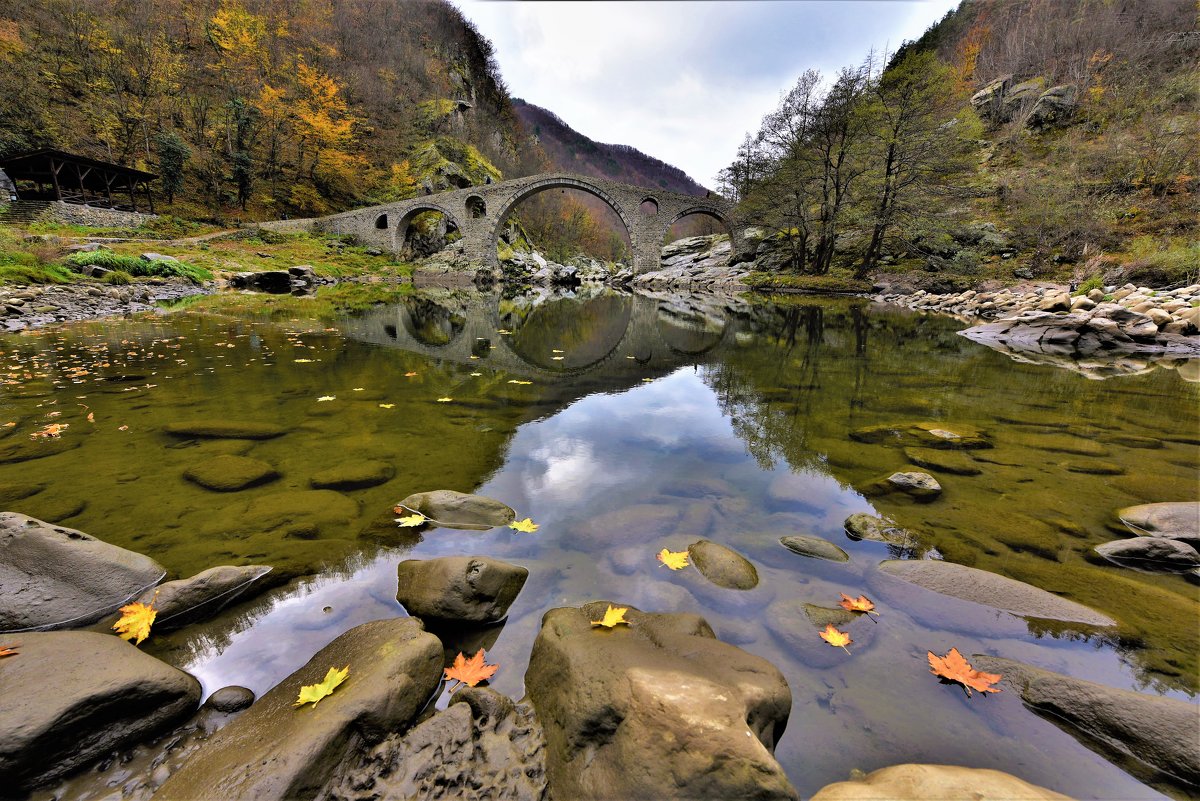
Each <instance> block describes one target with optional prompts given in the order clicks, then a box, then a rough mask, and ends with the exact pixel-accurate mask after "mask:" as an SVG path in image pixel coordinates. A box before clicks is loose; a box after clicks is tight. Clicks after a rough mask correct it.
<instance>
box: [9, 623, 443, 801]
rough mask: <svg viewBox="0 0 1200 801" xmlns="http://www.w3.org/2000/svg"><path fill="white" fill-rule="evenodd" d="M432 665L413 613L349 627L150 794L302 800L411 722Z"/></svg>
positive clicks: (432, 684) (425, 694)
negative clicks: (334, 674) (327, 681)
mask: <svg viewBox="0 0 1200 801" xmlns="http://www.w3.org/2000/svg"><path fill="white" fill-rule="evenodd" d="M442 665H443V662H442V646H441V643H440V642H438V639H437V637H434V636H433V635H432V634H429V633H427V632H425V631H424V630H423V629H422V628H421V622H420V621H419V620H416V619H414V618H391V619H389V620H376V621H374V622H372V623H364V624H363V625H361V626H356V627H355V628H353V629H350V631H347V632H346V633H345V634H342V635H341V636H340V637H338V638H337V639H335V640H334V641H333V642H331V643H330V644H329V645H327V646H325V647H324V648H322V649H321V650H320V651H318V652H317V654H316V656H314V657H313V658H312V659H310V660H309V661H308V663H307V664H306V665H304V667H302V668H300V669H299V670H297V671H296V672H295V673H293V674H292V675H290V676H288V677H287V678H286V679H284V680H283V681H281V682H280V683H279V684H277V685H276V686H275V687H274V688H273V689H272V690H271V691H270V692H268V693H267V694H266V695H264V696H263V697H262V698H260V699H259V700H258V701H257V702H255V704H254V705H253V706H251V707H250V708H249V709H247V710H246V711H244V712H242V713H240V714H239V715H238V717H237V718H235V719H234V720H233V722H232V723H230V724H229V725H228V726H226V727H225V728H223V729H221V730H220V731H219V732H217V733H216V734H215V735H213V737H212V739H210V740H209V742H208V744H207V745H206V746H205V747H204V748H203V749H202V750H200V751H199V752H198V753H197V754H196V756H194V757H193V758H192V759H190V760H189V761H188V762H186V763H185V764H184V765H183V767H181V768H180V769H179V770H178V771H177V772H176V773H175V774H174V775H172V776H171V778H170V779H168V780H167V782H166V783H165V784H164V785H163V786H162V788H161V789H159V791H158V792H157V793H156V794H155V796H154V797H155V799H156V801H195V799H198V798H230V799H233V798H237V799H255V801H270V800H271V799H280V801H282V799H295V798H312V797H314V796H315V795H316V794H317V792H318V791H319V790H320V789H321V788H322V787H324V786H325V784H326V783H327V782H328V781H329V779H330V777H331V776H332V775H333V773H334V771H335V770H336V768H337V767H338V766H339V765H340V764H341V763H342V762H343V760H345V759H346V758H347V757H348V756H349V755H351V754H354V753H357V752H359V751H360V750H361V749H363V748H364V747H369V746H372V745H374V744H375V743H378V742H379V741H381V740H382V739H383V738H384V737H386V736H387V735H388V734H390V733H391V732H394V731H398V730H400V729H402V728H403V727H404V726H405V725H407V723H408V722H409V721H410V720H412V718H413V717H414V716H415V715H416V714H417V712H419V711H420V710H421V708H422V707H424V706H425V704H426V702H428V700H429V698H430V697H431V696H432V694H433V692H434V690H435V689H436V688H437V687H438V686H439V683H440V681H441V677H442ZM346 666H349V667H350V675H349V677H348V678H347V679H346V681H345V682H343V683H342V685H341V686H340V687H338V688H337V690H336V691H335V692H334V693H333V694H332V695H329V696H327V697H325V698H322V699H321V701H320V703H318V704H315V705H308V704H306V705H304V706H301V707H296V706H295V701H296V699H297V697H298V695H299V693H300V688H301V687H302V686H304V685H308V684H318V683H320V682H321V681H323V680H324V678H325V674H326V673H327V672H328V670H329V669H330V668H331V667H336V668H342V667H346ZM0 667H2V666H0Z"/></svg>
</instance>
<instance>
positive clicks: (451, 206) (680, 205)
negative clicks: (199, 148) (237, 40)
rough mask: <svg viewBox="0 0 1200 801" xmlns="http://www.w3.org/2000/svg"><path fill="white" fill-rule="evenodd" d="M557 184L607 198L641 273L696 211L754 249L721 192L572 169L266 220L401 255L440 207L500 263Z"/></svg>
mask: <svg viewBox="0 0 1200 801" xmlns="http://www.w3.org/2000/svg"><path fill="white" fill-rule="evenodd" d="M552 189H578V190H581V191H583V192H587V193H588V194H591V195H595V196H596V197H598V198H600V199H601V200H603V201H604V202H605V203H607V204H608V205H609V206H610V207H612V209H613V211H615V212H616V213H617V216H618V217H620V218H621V221H622V222H623V223H624V224H625V228H626V230H627V231H628V232H629V240H630V244H631V246H632V250H633V269H634V272H636V273H644V272H649V271H651V270H657V269H658V268H659V265H660V257H661V252H662V243H663V238H664V237H665V236H666V233H667V229H668V228H670V227H671V225H672V224H673V223H674V222H676V221H677V220H679V219H681V218H683V217H686V216H688V215H691V214H704V215H706V216H709V217H712V218H715V219H716V220H718V221H719V222H721V223H722V224H723V225H724V226H725V227H726V228H727V229H729V233H730V238H731V240H732V242H733V253H734V255H735V256H736V255H740V254H743V253H747V252H753V250H754V245H755V244H756V243H755V242H753V241H750V240H747V239H746V236H745V234H746V226H745V225H744V224H742V223H741V222H740V221H739V220H737V219H736V217H735V215H734V207H733V204H732V203H730V202H729V201H728V200H725V199H724V198H722V197H718V196H715V195H714V196H710V197H704V198H702V197H695V196H693V195H682V194H679V193H676V192H666V191H658V190H650V189H645V188H642V187H637V186H629V185H627V184H619V183H615V182H613V181H605V180H602V179H598V178H591V177H588V176H583V175H574V174H571V173H542V174H539V175H531V176H529V177H527V178H517V179H514V180H511V181H501V182H499V183H494V184H487V185H485V186H473V187H469V188H467V189H458V190H455V191H452V192H440V193H437V194H432V195H425V196H424V197H416V198H410V199H409V200H402V201H398V202H396V203H386V204H384V205H382V206H371V207H369V208H363V209H355V210H353V211H347V212H342V213H341V214H334V215H331V216H328V217H318V218H313V219H310V220H281V221H278V222H270V223H263V224H262V227H263V228H268V229H271V230H279V231H284V230H291V231H295V230H303V229H307V230H313V231H320V232H322V233H331V234H338V235H350V236H353V237H354V238H355V239H356V240H358V241H359V242H360V243H362V244H364V245H373V246H375V247H379V248H386V249H389V250H391V251H393V252H395V253H398V252H399V251H400V249H401V248H402V247H403V246H404V242H405V235H406V234H407V232H408V226H409V223H410V222H412V219H413V218H414V217H416V216H417V215H418V214H421V213H422V212H426V211H437V212H441V213H442V214H443V215H445V217H446V220H447V222H448V224H449V225H450V226H451V227H454V228H457V229H458V231H459V233H460V234H461V235H462V238H463V252H464V253H465V254H466V256H467V258H468V259H469V260H470V261H471V262H472V263H475V264H479V265H480V266H487V267H493V268H494V267H496V266H497V261H496V240H497V238H498V237H499V235H500V232H501V230H502V228H503V225H504V222H505V220H507V219H508V216H509V214H510V213H511V212H512V210H513V209H514V208H515V207H516V206H517V204H519V203H520V202H521V201H523V200H525V199H526V198H529V197H531V196H533V195H536V194H537V193H539V192H544V191H547V190H552Z"/></svg>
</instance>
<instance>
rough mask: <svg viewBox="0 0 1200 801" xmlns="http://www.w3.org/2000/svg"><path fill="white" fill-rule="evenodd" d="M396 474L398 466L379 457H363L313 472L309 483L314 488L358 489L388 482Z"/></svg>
mask: <svg viewBox="0 0 1200 801" xmlns="http://www.w3.org/2000/svg"><path fill="white" fill-rule="evenodd" d="M394 475H396V468H394V467H392V466H391V465H390V464H388V463H387V462H382V461H379V460H378V459H362V460H358V461H354V462H348V463H346V464H342V465H337V466H336V467H330V468H326V469H325V470H321V471H320V472H318V473H315V474H313V477H312V478H311V479H310V480H309V483H310V484H311V485H312V486H313V489H333V490H341V491H343V492H344V491H347V490H358V489H367V488H368V487H377V486H379V485H380V484H386V483H387V482H388V481H391V480H392V477H393V476H394Z"/></svg>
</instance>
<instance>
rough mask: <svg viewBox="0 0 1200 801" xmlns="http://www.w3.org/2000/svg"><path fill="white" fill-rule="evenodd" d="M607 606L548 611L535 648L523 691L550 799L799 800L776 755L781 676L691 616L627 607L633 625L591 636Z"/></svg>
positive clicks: (787, 694)
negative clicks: (542, 740)
mask: <svg viewBox="0 0 1200 801" xmlns="http://www.w3.org/2000/svg"><path fill="white" fill-rule="evenodd" d="M609 603H610V602H608V601H597V602H593V603H589V604H584V605H583V606H582V607H579V608H562V609H552V610H550V611H549V612H547V613H546V615H545V616H544V617H543V619H542V628H541V631H540V632H539V634H538V637H537V640H536V641H535V642H534V645H533V652H532V654H531V656H530V660H529V669H528V671H527V672H526V674H525V687H526V688H527V692H528V694H529V699H530V700H531V701H532V703H533V705H534V707H535V709H536V711H537V716H538V720H539V721H540V722H541V724H542V726H543V727H544V729H545V737H546V772H547V776H548V779H549V783H550V787H551V788H552V790H553V793H554V797H555V798H562V799H567V798H569V799H572V801H601V800H604V801H607V800H608V799H618V798H620V799H634V798H647V799H648V798H653V799H685V798H686V799H712V801H717V799H733V798H753V799H757V800H758V801H774V800H775V799H796V798H797V795H796V791H795V790H794V789H793V788H792V786H791V784H790V783H789V782H788V780H787V776H786V775H785V774H784V772H783V769H782V768H781V767H780V765H779V763H778V762H776V761H775V757H774V754H773V751H774V748H775V743H776V742H777V741H778V739H779V737H780V736H781V735H782V733H783V729H784V726H785V725H786V723H787V718H788V715H789V713H790V711H791V705H792V698H791V691H790V690H789V689H788V686H787V682H786V681H785V680H784V678H783V675H782V674H781V673H780V672H779V671H778V670H777V669H776V668H775V667H774V666H772V665H771V664H770V663H769V662H767V661H766V660H764V659H762V658H761V657H758V656H754V655H752V654H749V653H746V652H745V651H742V650H741V649H739V648H737V647H735V646H732V645H729V644H727V643H724V642H721V641H720V640H717V639H716V638H715V637H714V635H713V631H712V628H711V627H709V625H708V623H707V622H705V620H704V619H703V618H701V617H699V616H697V615H693V614H685V613H673V614H649V613H645V612H641V611H639V610H637V609H635V608H632V607H630V608H629V610H628V611H627V612H626V619H627V620H629V621H630V625H628V626H617V627H615V628H613V629H596V628H594V627H593V626H592V625H591V622H590V621H592V620H598V619H600V617H601V616H602V615H603V614H604V611H605V609H606V608H607V607H608V605H609ZM613 605H616V606H626V605H625V604H619V603H613ZM648 755H649V756H648Z"/></svg>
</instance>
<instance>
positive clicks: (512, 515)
mask: <svg viewBox="0 0 1200 801" xmlns="http://www.w3.org/2000/svg"><path fill="white" fill-rule="evenodd" d="M400 505H401V506H404V507H406V508H408V509H412V510H413V511H416V512H420V513H421V514H423V515H425V516H426V517H428V518H429V519H430V520H431V521H432V522H433V523H434V525H438V526H441V527H442V528H459V529H467V530H468V531H486V530H487V529H489V528H495V527H496V526H505V525H508V524H509V523H511V522H512V521H513V520H516V518H517V513H516V512H514V511H513V510H512V508H510V507H509V506H506V505H505V504H503V503H501V502H500V501H497V500H496V499H494V498H488V497H487V496H484V495H468V494H466V493H463V492H455V491H454V490H433V491H431V492H418V493H416V494H414V495H409V496H408V497H407V498H405V499H404V500H402V501H400Z"/></svg>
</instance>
